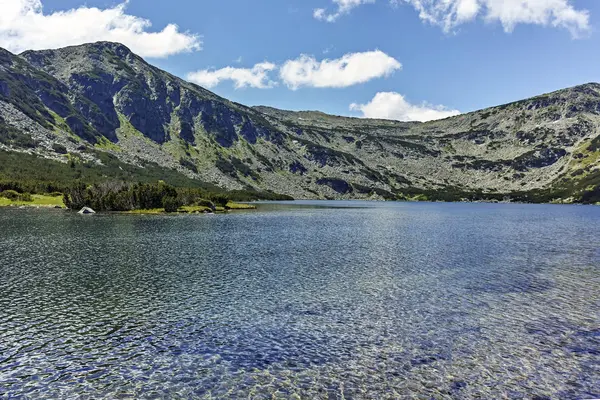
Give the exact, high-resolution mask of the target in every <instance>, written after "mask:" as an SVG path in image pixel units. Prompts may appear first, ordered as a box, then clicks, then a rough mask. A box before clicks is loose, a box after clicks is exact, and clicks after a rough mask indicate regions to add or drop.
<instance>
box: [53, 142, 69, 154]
mask: <svg viewBox="0 0 600 400" xmlns="http://www.w3.org/2000/svg"><path fill="white" fill-rule="evenodd" d="M52 150H54V152H55V153H58V154H67V153H68V151H67V148H66V147H65V146H63V145H62V144H58V143H54V144H53V145H52Z"/></svg>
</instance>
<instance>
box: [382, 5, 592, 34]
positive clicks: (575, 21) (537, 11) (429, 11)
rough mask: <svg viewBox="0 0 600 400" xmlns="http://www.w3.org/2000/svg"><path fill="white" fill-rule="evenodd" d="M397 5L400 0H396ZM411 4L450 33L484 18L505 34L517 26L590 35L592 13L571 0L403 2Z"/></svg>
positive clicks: (422, 17)
mask: <svg viewBox="0 0 600 400" xmlns="http://www.w3.org/2000/svg"><path fill="white" fill-rule="evenodd" d="M393 1H396V2H397V1H398V0H393ZM401 1H404V2H406V3H409V4H411V5H412V6H413V7H414V8H415V9H416V10H417V11H419V16H420V18H421V19H422V20H424V21H427V22H430V23H432V24H435V25H439V26H441V27H442V28H443V29H444V31H446V32H450V31H452V30H453V29H454V28H456V27H457V26H459V25H461V24H463V23H465V22H469V21H473V20H474V19H475V18H476V17H478V16H480V17H482V18H483V19H484V20H485V21H486V22H500V23H501V24H502V26H503V28H504V30H505V31H506V32H512V30H513V29H514V28H515V26H516V25H518V24H534V25H542V26H552V27H557V28H565V29H568V30H569V32H571V35H573V36H574V37H578V36H581V34H583V33H584V32H586V31H589V29H590V25H589V13H588V11H586V10H577V9H575V8H574V7H573V5H572V4H571V0H401Z"/></svg>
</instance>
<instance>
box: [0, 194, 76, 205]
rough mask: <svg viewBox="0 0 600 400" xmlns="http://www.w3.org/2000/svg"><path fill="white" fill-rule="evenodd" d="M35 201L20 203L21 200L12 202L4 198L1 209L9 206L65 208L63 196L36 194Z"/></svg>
mask: <svg viewBox="0 0 600 400" xmlns="http://www.w3.org/2000/svg"><path fill="white" fill-rule="evenodd" d="M31 197H33V201H20V200H10V199H7V198H4V197H0V207H7V206H30V207H56V206H60V207H64V206H65V204H64V203H63V198H62V195H61V196H49V195H41V194H34V195H32V196H31Z"/></svg>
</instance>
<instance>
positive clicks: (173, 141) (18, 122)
mask: <svg viewBox="0 0 600 400" xmlns="http://www.w3.org/2000/svg"><path fill="white" fill-rule="evenodd" d="M0 149H3V150H5V151H10V152H28V153H32V154H37V155H39V156H41V157H44V158H46V159H49V160H55V161H60V162H64V163H66V162H71V163H72V162H73V160H75V161H76V162H80V163H85V164H86V165H88V166H90V168H99V169H102V168H103V165H104V164H105V162H104V161H103V160H104V159H105V157H104V156H103V154H108V155H110V157H111V158H112V159H116V160H118V162H120V163H123V164H126V165H134V166H139V167H145V166H147V165H153V166H159V167H161V168H163V169H164V170H165V171H168V172H169V174H171V175H172V174H173V173H174V171H173V170H176V171H177V172H178V173H179V174H180V175H181V174H183V175H185V176H187V179H191V180H197V181H201V182H207V183H209V184H214V185H217V186H221V187H223V188H225V189H256V190H269V191H273V192H276V193H282V194H287V195H291V196H293V197H295V198H387V199H394V198H403V197H414V196H420V197H421V198H422V197H423V196H427V197H428V198H432V199H445V200H457V199H461V198H480V197H482V196H483V197H488V198H498V199H502V198H504V197H511V198H513V199H518V200H532V201H549V200H552V199H558V198H560V199H563V200H566V201H592V200H595V199H596V198H597V197H599V196H598V192H599V189H598V188H599V185H600V170H599V168H600V85H599V84H595V83H590V84H586V85H581V86H576V87H573V88H569V89H564V90H559V91H556V92H553V93H549V94H545V95H542V96H537V97H533V98H530V99H527V100H522V101H518V102H514V103H510V104H506V105H502V106H498V107H492V108H488V109H485V110H481V111H477V112H472V113H468V114H463V115H459V116H456V117H452V118H447V119H444V120H440V121H432V122H427V123H415V122H397V121H388V120H372V119H358V118H346V117H336V116H331V115H327V114H323V113H320V112H290V111H283V110H277V109H273V108H269V107H246V106H243V105H240V104H237V103H233V102H231V101H228V100H226V99H223V98H221V97H219V96H217V95H215V94H214V93H212V92H210V91H207V90H205V89H203V88H201V87H199V86H197V85H194V84H191V83H189V82H186V81H184V80H182V79H180V78H177V77H175V76H173V75H171V74H169V73H167V72H165V71H162V70H160V69H158V68H156V67H153V66H152V65H150V64H148V63H146V62H145V61H144V60H143V59H142V58H140V57H138V56H136V55H135V54H133V53H132V52H131V51H130V50H129V49H128V48H127V47H125V46H123V45H121V44H117V43H107V42H99V43H94V44H86V45H81V46H74V47H67V48H64V49H58V50H44V51H27V52H25V53H23V54H21V55H14V54H11V53H10V52H8V51H6V50H1V49H0ZM121 169H123V168H121ZM0 173H1V172H0ZM0 178H1V177H0ZM108 178H109V177H107V179H108ZM131 179H135V176H132V177H131ZM598 200H600V199H598ZM598 200H595V201H598Z"/></svg>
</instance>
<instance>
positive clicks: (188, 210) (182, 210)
mask: <svg viewBox="0 0 600 400" xmlns="http://www.w3.org/2000/svg"><path fill="white" fill-rule="evenodd" d="M255 209H256V206H253V205H251V204H242V203H234V202H231V201H230V202H229V203H227V206H226V207H216V209H215V211H214V212H217V213H222V212H225V211H227V210H234V211H236V210H237V211H240V210H255ZM204 212H213V210H212V209H211V208H210V207H207V206H182V207H179V209H178V210H177V213H179V214H194V213H204ZM123 214H136V215H146V214H148V215H150V214H154V215H155V214H167V213H166V212H165V210H164V209H163V208H153V209H148V210H131V211H124V212H123ZM173 214H175V213H173Z"/></svg>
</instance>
